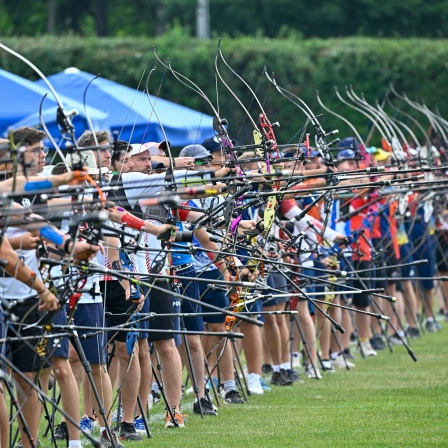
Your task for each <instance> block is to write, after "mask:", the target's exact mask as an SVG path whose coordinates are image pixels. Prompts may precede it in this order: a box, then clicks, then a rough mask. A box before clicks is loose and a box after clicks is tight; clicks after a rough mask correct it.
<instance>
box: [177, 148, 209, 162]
mask: <svg viewBox="0 0 448 448" xmlns="http://www.w3.org/2000/svg"><path fill="white" fill-rule="evenodd" d="M179 157H193V158H195V159H205V158H206V157H212V155H211V154H210V152H209V151H207V150H206V149H205V148H204V147H203V146H202V145H188V146H185V148H184V149H182V151H181V152H180V153H179Z"/></svg>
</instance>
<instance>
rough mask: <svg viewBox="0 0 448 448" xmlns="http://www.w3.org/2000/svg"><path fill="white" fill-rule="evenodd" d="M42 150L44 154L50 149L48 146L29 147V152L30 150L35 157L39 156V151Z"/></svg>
mask: <svg viewBox="0 0 448 448" xmlns="http://www.w3.org/2000/svg"><path fill="white" fill-rule="evenodd" d="M41 151H42V152H43V153H44V154H45V155H47V154H48V151H50V148H49V147H48V146H42V147H40V146H38V147H37V148H31V149H29V152H32V153H33V154H34V155H35V156H36V157H39V156H40V152H41Z"/></svg>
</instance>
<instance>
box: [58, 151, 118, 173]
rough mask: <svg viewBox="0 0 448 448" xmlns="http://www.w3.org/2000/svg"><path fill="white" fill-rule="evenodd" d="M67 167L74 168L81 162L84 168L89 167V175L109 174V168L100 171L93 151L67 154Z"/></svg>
mask: <svg viewBox="0 0 448 448" xmlns="http://www.w3.org/2000/svg"><path fill="white" fill-rule="evenodd" d="M65 159H66V161H67V165H69V166H70V167H73V165H74V164H76V163H79V162H81V163H82V166H85V167H87V172H88V173H89V174H98V173H101V174H105V173H107V172H109V168H107V167H105V166H103V167H101V168H100V169H98V165H97V164H96V157H95V154H94V153H93V151H92V150H91V149H89V150H87V151H84V150H83V151H78V152H75V153H73V154H70V153H69V154H67V156H66V158H65Z"/></svg>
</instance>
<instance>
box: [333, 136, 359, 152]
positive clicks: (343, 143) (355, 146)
mask: <svg viewBox="0 0 448 448" xmlns="http://www.w3.org/2000/svg"><path fill="white" fill-rule="evenodd" d="M338 148H350V149H352V150H354V151H359V150H360V147H359V143H358V140H356V138H355V137H346V138H343V139H342V140H339V142H338Z"/></svg>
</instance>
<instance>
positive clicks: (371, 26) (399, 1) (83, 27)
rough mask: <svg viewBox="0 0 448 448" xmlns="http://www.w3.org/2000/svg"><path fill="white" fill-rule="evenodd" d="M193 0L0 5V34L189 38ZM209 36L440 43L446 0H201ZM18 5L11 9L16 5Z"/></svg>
mask: <svg viewBox="0 0 448 448" xmlns="http://www.w3.org/2000/svg"><path fill="white" fill-rule="evenodd" d="M197 4H198V1H197V0H114V1H107V0H77V1H71V0H48V1H45V2H44V1H35V0H20V3H19V4H18V2H17V1H13V0H0V30H1V33H2V34H3V35H10V36H19V35H20V36H38V35H42V34H45V33H52V34H66V33H67V32H72V33H76V34H80V35H85V36H87V35H97V36H154V35H160V34H162V33H163V32H164V31H165V30H166V29H168V28H170V27H172V26H173V24H176V23H178V24H180V25H182V26H183V27H188V28H189V30H190V32H192V33H194V31H195V27H196V22H195V17H196V8H197ZM209 5H210V7H209V9H210V28H211V30H212V33H215V34H216V35H224V34H225V35H228V36H239V35H252V36H253V35H255V34H260V33H261V34H262V35H265V36H268V37H278V36H281V35H285V34H288V33H290V32H296V33H300V34H301V35H303V36H304V37H325V38H326V37H343V36H353V35H362V36H372V37H414V36H419V37H448V20H447V19H448V1H447V0H431V1H426V0H407V1H403V0H387V1H386V2H378V1H376V0H333V1H324V0H231V1H228V0H209ZM18 6H19V7H18Z"/></svg>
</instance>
